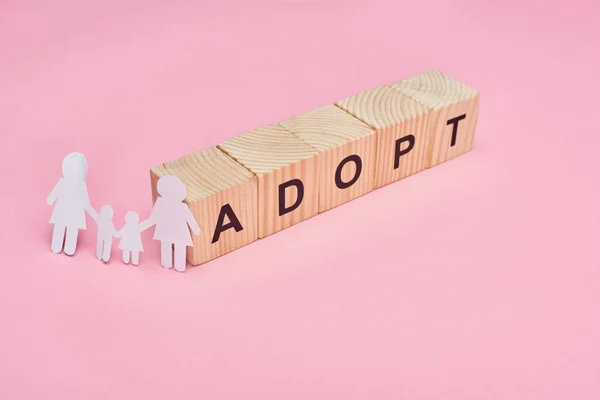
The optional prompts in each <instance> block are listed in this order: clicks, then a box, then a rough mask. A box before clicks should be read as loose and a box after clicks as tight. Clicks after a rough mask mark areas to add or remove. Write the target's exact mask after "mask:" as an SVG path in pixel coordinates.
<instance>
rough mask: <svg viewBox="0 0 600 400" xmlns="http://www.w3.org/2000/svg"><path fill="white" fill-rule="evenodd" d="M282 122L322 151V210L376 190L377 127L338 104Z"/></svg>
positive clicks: (320, 209)
mask: <svg viewBox="0 0 600 400" xmlns="http://www.w3.org/2000/svg"><path fill="white" fill-rule="evenodd" d="M280 125H281V126H283V127H284V128H286V129H287V130H289V131H290V132H292V133H293V134H294V135H296V136H298V137H299V138H301V139H302V140H304V141H305V142H307V143H308V144H310V145H311V146H313V147H314V148H315V149H317V151H318V152H319V212H323V211H327V210H329V209H331V208H333V207H336V206H339V205H340V204H343V203H346V202H348V201H350V200H352V199H355V198H357V197H359V196H362V195H363V194H365V193H368V192H370V191H371V190H373V183H374V176H375V150H376V149H375V146H376V142H375V130H374V129H373V128H371V127H370V126H368V125H367V124H365V123H364V122H362V121H361V120H359V119H358V118H356V117H354V116H352V115H350V114H349V113H347V112H346V111H343V110H342V109H341V108H339V107H337V106H335V105H328V106H325V107H321V108H318V109H316V110H313V111H309V112H307V113H304V114H301V115H298V116H296V117H293V118H290V119H288V120H286V121H283V122H280Z"/></svg>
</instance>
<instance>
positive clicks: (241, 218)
mask: <svg viewBox="0 0 600 400" xmlns="http://www.w3.org/2000/svg"><path fill="white" fill-rule="evenodd" d="M478 106H479V93H478V92H477V91H476V90H474V89H472V88H470V87H468V86H467V85H465V84H463V83H461V82H459V81H457V80H455V79H452V78H450V77H448V76H446V75H444V74H442V73H441V72H438V71H432V72H427V73H424V74H421V75H418V76H415V77H412V78H409V79H406V80H402V81H400V82H397V83H395V84H392V85H386V86H380V87H377V88H375V89H372V90H369V91H366V92H363V93H359V94H357V95H355V96H352V97H349V98H347V99H344V100H340V101H338V102H337V103H335V104H333V105H328V106H325V107H322V108H319V109H316V110H313V111H309V112H307V113H305V114H302V115H299V116H296V117H293V118H290V119H288V120H286V121H283V122H280V123H278V124H273V125H268V126H265V127H262V128H258V129H256V130H253V131H251V132H247V133H244V134H242V135H240V136H237V137H234V138H231V139H228V140H226V141H224V142H222V143H220V144H218V145H217V147H211V148H207V149H204V150H201V151H198V152H196V153H192V154H189V155H186V156H184V157H181V158H179V159H177V160H174V161H170V162H167V163H164V164H161V165H158V166H156V167H154V168H152V169H151V178H152V188H153V200H156V181H157V179H158V178H159V177H160V176H163V175H175V176H177V177H179V178H180V179H181V180H182V181H183V182H184V184H185V185H186V188H187V191H188V195H187V198H186V200H185V201H186V203H187V204H188V205H189V206H190V208H191V210H192V213H193V214H194V216H195V217H196V220H197V221H198V224H199V225H200V228H201V231H202V233H201V235H199V236H194V240H193V242H194V245H193V247H189V248H188V262H189V263H190V264H192V265H198V264H201V263H204V262H206V261H209V260H211V259H213V258H216V257H218V256H220V255H223V254H225V253H228V252H230V251H232V250H235V249H237V248H239V247H241V246H244V245H246V244H248V243H251V242H253V241H255V240H257V239H258V238H263V237H265V236H268V235H270V234H272V233H275V232H278V231H280V230H282V229H285V228H287V227H289V226H291V225H294V224H296V223H298V222H301V221H303V220H305V219H307V218H310V217H312V216H314V215H316V214H317V213H319V212H323V211H327V210H329V209H331V208H333V207H335V206H338V205H340V204H343V203H345V202H347V201H350V200H352V199H354V198H356V197H358V196H361V195H363V194H365V193H368V192H370V191H371V190H373V189H375V188H378V187H380V186H383V185H386V184H388V183H391V182H394V181H397V180H399V179H402V178H404V177H407V176H409V175H411V174H414V173H416V172H419V171H421V170H423V169H426V168H430V167H432V166H434V165H437V164H439V163H442V162H444V161H446V160H449V159H451V158H453V157H456V156H458V155H460V154H463V153H465V152H467V151H470V150H471V148H472V143H473V136H474V133H475V125H476V121H477V113H478Z"/></svg>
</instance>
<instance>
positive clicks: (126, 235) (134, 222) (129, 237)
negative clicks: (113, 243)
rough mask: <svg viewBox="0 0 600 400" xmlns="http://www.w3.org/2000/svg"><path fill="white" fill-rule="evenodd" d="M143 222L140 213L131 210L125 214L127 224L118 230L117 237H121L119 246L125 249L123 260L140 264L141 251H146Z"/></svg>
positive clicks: (127, 262) (126, 262)
mask: <svg viewBox="0 0 600 400" xmlns="http://www.w3.org/2000/svg"><path fill="white" fill-rule="evenodd" d="M142 228H143V226H142V224H140V217H139V215H138V213H136V212H133V211H129V212H128V213H127V214H125V225H124V226H123V227H122V228H121V230H120V231H119V232H117V234H116V237H120V238H121V241H120V242H119V248H120V249H121V250H122V251H123V262H124V263H125V264H129V259H130V258H131V263H132V264H133V265H138V263H139V260H140V252H141V251H144V246H143V245H142Z"/></svg>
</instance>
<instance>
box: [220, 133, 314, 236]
mask: <svg viewBox="0 0 600 400" xmlns="http://www.w3.org/2000/svg"><path fill="white" fill-rule="evenodd" d="M217 147H218V148H219V149H221V150H223V151H224V152H226V153H227V154H228V155H229V156H231V157H232V158H233V159H234V160H236V161H237V162H238V163H240V164H242V165H243V166H244V167H246V168H247V169H249V170H250V171H252V173H254V174H256V176H257V178H258V216H259V218H258V237H259V238H263V237H265V236H268V235H270V234H272V233H275V232H278V231H280V230H282V229H285V228H288V227H290V226H292V225H294V224H296V223H298V222H301V221H304V220H305V219H307V218H310V217H312V216H314V215H316V214H317V212H318V193H319V188H318V184H319V175H318V164H317V162H318V160H317V157H318V152H317V150H316V149H314V148H313V147H312V146H310V145H309V144H308V143H306V142H304V141H303V140H301V139H299V138H298V137H296V136H295V135H293V134H292V133H290V132H288V131H287V130H286V129H285V128H283V127H282V126H280V125H277V124H274V125H268V126H265V127H262V128H258V129H256V130H253V131H250V132H247V133H244V134H242V135H240V136H236V137H234V138H231V139H228V140H226V141H224V142H221V143H220V144H219V145H218V146H217ZM292 179H299V180H300V181H302V184H303V186H304V198H303V200H302V202H301V203H300V205H299V207H297V208H296V209H294V210H293V211H290V212H288V213H285V214H283V215H281V216H280V215H279V185H281V184H283V183H285V182H287V181H290V180H292ZM285 196H286V197H285V199H286V203H285V206H286V207H289V206H291V205H292V204H293V203H294V201H295V199H296V196H297V191H296V190H295V187H291V188H289V189H288V190H287V191H286V195H285Z"/></svg>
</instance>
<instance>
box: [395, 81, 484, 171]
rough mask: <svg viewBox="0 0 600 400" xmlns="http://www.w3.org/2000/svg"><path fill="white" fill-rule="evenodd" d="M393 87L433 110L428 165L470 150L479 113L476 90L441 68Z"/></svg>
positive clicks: (430, 117)
mask: <svg viewBox="0 0 600 400" xmlns="http://www.w3.org/2000/svg"><path fill="white" fill-rule="evenodd" d="M392 87H393V88H394V89H396V90H398V91H399V92H401V93H403V94H405V95H407V96H409V97H411V98H412V99H414V100H416V101H418V102H419V103H420V104H423V105H424V106H426V107H427V108H428V109H430V110H431V111H430V113H429V129H430V135H429V137H430V145H429V156H428V163H427V167H428V168H430V167H433V166H435V165H437V164H441V163H443V162H444V161H447V160H450V159H452V158H454V157H457V156H459V155H461V154H464V153H466V152H469V151H471V149H472V148H473V138H474V136H475V126H476V124H477V114H478V113H479V92H478V91H477V90H475V89H473V88H471V87H469V86H467V85H465V84H464V83H462V82H459V81H457V80H456V79H453V78H450V77H449V76H447V75H444V74H443V73H441V72H439V71H430V72H425V73H423V74H421V75H417V76H413V77H411V78H408V79H405V80H402V81H400V82H397V83H395V84H393V85H392Z"/></svg>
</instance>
